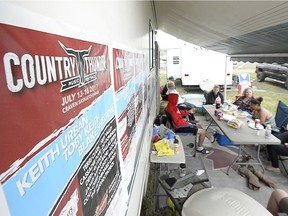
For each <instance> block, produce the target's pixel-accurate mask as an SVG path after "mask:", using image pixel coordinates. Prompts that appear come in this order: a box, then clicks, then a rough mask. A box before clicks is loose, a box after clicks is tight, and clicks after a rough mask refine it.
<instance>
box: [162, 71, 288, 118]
mask: <svg viewBox="0 0 288 216" xmlns="http://www.w3.org/2000/svg"><path fill="white" fill-rule="evenodd" d="M248 70H249V72H250V79H251V84H252V87H253V89H254V95H255V96H261V97H263V102H262V104H261V105H262V106H263V107H265V108H266V109H268V110H269V111H270V112H271V113H272V114H273V115H274V116H275V114H276V109H277V105H278V101H279V100H281V101H283V102H284V103H285V104H288V97H287V94H288V90H287V89H286V88H285V87H284V84H282V83H280V82H278V81H275V80H272V79H267V78H266V80H265V81H264V82H257V81H256V73H253V72H251V69H247V71H248ZM242 72H244V73H245V70H244V71H242ZM165 83H166V74H165V71H164V72H162V73H161V75H160V85H164V84H165ZM176 87H177V91H178V92H179V93H180V94H181V95H182V94H189V93H198V94H199V93H200V94H201V93H203V91H202V90H201V89H199V88H198V89H197V88H196V89H184V88H183V87H182V86H181V83H180V81H178V80H177V81H176ZM226 93H227V94H226V99H227V100H230V101H231V102H233V101H235V96H236V95H238V90H237V88H236V87H233V88H231V89H227V92H226Z"/></svg>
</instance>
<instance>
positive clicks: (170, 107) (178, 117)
mask: <svg viewBox="0 0 288 216" xmlns="http://www.w3.org/2000/svg"><path fill="white" fill-rule="evenodd" d="M178 97H179V95H178V94H173V93H170V94H169V95H168V104H167V107H166V112H168V113H169V114H170V115H171V117H172V120H173V122H174V124H175V126H188V125H191V126H192V127H185V128H178V129H177V132H192V133H195V132H196V131H197V134H198V135H199V140H198V146H197V151H198V152H201V153H203V154H208V153H209V151H208V150H207V149H205V148H204V147H203V142H204V140H205V136H207V137H209V135H207V134H206V131H205V130H204V129H203V128H202V127H201V125H200V124H192V123H190V122H188V121H186V120H185V119H184V118H183V117H184V116H186V115H188V114H190V113H193V110H192V109H191V110H179V109H178V107H177V102H178ZM193 125H194V127H193ZM209 138H210V140H211V142H213V141H214V140H215V138H214V137H209ZM213 138H214V139H213Z"/></svg>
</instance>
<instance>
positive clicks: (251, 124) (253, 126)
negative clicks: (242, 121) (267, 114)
mask: <svg viewBox="0 0 288 216" xmlns="http://www.w3.org/2000/svg"><path fill="white" fill-rule="evenodd" d="M248 127H250V128H252V129H255V130H256V129H259V130H262V129H264V126H263V125H261V124H260V125H259V127H258V128H255V123H254V122H250V123H249V124H248Z"/></svg>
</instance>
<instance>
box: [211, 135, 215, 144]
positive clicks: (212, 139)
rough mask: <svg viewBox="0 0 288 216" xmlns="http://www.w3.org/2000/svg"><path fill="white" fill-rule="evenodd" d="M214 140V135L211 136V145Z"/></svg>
mask: <svg viewBox="0 0 288 216" xmlns="http://www.w3.org/2000/svg"><path fill="white" fill-rule="evenodd" d="M215 140H216V138H215V135H213V136H212V138H211V140H210V141H211V143H214V142H215Z"/></svg>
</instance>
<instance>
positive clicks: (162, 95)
mask: <svg viewBox="0 0 288 216" xmlns="http://www.w3.org/2000/svg"><path fill="white" fill-rule="evenodd" d="M169 81H172V82H173V83H174V81H175V80H174V77H173V76H170V77H169V78H168V82H167V83H166V84H165V86H164V87H163V89H162V90H161V92H160V94H161V97H162V100H163V101H168V94H167V91H168V86H167V85H168V83H169Z"/></svg>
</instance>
